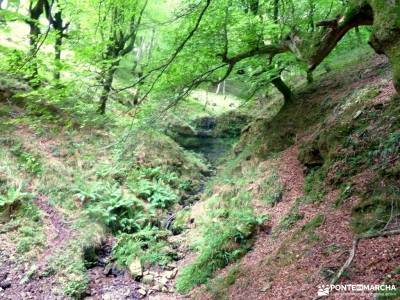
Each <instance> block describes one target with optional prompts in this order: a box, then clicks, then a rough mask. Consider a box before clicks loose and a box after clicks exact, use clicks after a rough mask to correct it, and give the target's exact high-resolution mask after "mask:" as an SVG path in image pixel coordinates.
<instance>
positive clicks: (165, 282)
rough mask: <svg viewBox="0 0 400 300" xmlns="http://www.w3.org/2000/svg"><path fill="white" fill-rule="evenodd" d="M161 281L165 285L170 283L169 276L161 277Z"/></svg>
mask: <svg viewBox="0 0 400 300" xmlns="http://www.w3.org/2000/svg"><path fill="white" fill-rule="evenodd" d="M159 282H160V283H161V284H163V285H166V284H167V283H168V278H167V277H161V278H160V280H159Z"/></svg>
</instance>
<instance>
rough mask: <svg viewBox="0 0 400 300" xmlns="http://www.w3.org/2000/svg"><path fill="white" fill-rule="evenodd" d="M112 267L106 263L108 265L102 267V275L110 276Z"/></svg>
mask: <svg viewBox="0 0 400 300" xmlns="http://www.w3.org/2000/svg"><path fill="white" fill-rule="evenodd" d="M112 267H113V265H112V264H111V263H108V264H107V265H106V266H105V267H104V270H103V274H104V275H106V276H107V275H108V274H110V272H111V269H112Z"/></svg>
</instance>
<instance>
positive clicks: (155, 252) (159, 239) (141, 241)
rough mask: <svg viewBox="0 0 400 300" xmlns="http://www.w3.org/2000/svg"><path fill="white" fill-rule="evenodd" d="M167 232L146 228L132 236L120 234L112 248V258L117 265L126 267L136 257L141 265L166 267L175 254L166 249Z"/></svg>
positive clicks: (155, 228) (150, 227)
mask: <svg viewBox="0 0 400 300" xmlns="http://www.w3.org/2000/svg"><path fill="white" fill-rule="evenodd" d="M169 235H170V232H169V231H168V230H161V229H159V228H157V227H154V226H150V225H148V226H146V227H145V228H143V229H142V230H140V231H138V232H136V233H134V234H120V235H119V236H118V239H117V242H116V243H115V246H114V248H113V257H114V258H115V259H116V260H117V262H118V263H119V265H121V266H128V265H129V262H130V261H132V259H134V258H136V257H138V258H140V260H141V261H142V262H143V263H150V264H153V265H155V264H158V265H167V264H168V263H169V262H171V261H172V260H173V259H174V258H175V256H176V253H175V252H174V251H172V250H171V249H170V248H169V247H168V243H167V242H166V238H167V237H168V236H169Z"/></svg>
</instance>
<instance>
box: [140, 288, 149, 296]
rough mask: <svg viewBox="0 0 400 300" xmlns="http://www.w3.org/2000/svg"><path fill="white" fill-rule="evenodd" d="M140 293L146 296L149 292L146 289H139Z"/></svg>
mask: <svg viewBox="0 0 400 300" xmlns="http://www.w3.org/2000/svg"><path fill="white" fill-rule="evenodd" d="M138 293H139V294H140V295H141V296H143V297H144V296H146V294H147V292H146V290H145V289H138Z"/></svg>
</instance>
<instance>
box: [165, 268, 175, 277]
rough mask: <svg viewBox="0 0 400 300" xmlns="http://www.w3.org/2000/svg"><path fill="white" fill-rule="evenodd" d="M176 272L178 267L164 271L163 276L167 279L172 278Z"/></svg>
mask: <svg viewBox="0 0 400 300" xmlns="http://www.w3.org/2000/svg"><path fill="white" fill-rule="evenodd" d="M176 273H178V269H176V268H175V269H173V270H171V271H166V272H164V275H165V277H167V278H168V279H173V278H175V276H176Z"/></svg>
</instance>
